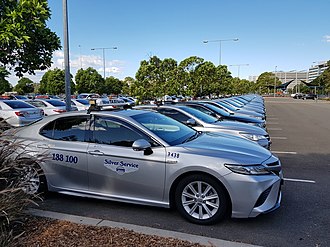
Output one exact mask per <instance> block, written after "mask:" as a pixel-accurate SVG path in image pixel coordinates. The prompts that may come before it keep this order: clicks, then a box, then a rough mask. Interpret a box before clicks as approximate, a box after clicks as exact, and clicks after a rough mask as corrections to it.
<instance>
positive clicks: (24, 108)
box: [0, 100, 44, 127]
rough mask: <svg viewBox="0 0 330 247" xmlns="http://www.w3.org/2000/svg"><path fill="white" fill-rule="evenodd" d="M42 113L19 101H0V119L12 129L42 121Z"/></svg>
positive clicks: (40, 110)
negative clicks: (12, 127)
mask: <svg viewBox="0 0 330 247" xmlns="http://www.w3.org/2000/svg"><path fill="white" fill-rule="evenodd" d="M43 116H44V111H43V110H42V109H38V108H36V107H34V106H33V105H30V104H28V103H27V102H24V101H21V100H0V119H3V120H5V121H6V122H7V123H8V124H10V125H11V126H14V127H21V126H24V125H26V124H29V123H32V122H35V121H37V120H40V119H42V118H43Z"/></svg>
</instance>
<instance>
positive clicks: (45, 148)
mask: <svg viewBox="0 0 330 247" xmlns="http://www.w3.org/2000/svg"><path fill="white" fill-rule="evenodd" d="M88 123H89V116H88V115H83V116H72V117H61V118H57V119H56V120H55V121H52V122H50V123H48V124H47V125H45V126H44V127H43V128H42V129H41V131H40V135H42V136H43V137H44V139H43V140H40V141H39V142H38V143H37V144H36V145H37V148H39V150H40V149H41V152H42V153H44V154H45V155H46V157H47V159H46V161H45V165H44V167H43V168H44V173H45V174H46V177H47V182H48V184H49V185H50V186H52V187H54V189H57V190H61V189H72V190H83V191H87V190H88V175H87V154H86V152H87V147H88V143H87V142H85V134H86V126H87V125H88Z"/></svg>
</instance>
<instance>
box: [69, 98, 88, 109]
mask: <svg viewBox="0 0 330 247" xmlns="http://www.w3.org/2000/svg"><path fill="white" fill-rule="evenodd" d="M71 104H72V105H73V106H75V107H77V109H78V111H85V110H88V108H89V107H90V103H89V100H87V99H71Z"/></svg>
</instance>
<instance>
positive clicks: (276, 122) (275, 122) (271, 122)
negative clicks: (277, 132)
mask: <svg viewBox="0 0 330 247" xmlns="http://www.w3.org/2000/svg"><path fill="white" fill-rule="evenodd" d="M267 124H279V123H277V122H267Z"/></svg>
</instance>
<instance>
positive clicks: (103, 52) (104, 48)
mask: <svg viewBox="0 0 330 247" xmlns="http://www.w3.org/2000/svg"><path fill="white" fill-rule="evenodd" d="M117 49H118V48H117V47H116V46H114V47H100V48H92V49H91V50H92V51H95V50H102V54H103V78H104V79H105V50H117Z"/></svg>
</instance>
